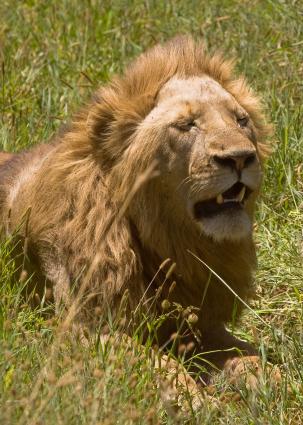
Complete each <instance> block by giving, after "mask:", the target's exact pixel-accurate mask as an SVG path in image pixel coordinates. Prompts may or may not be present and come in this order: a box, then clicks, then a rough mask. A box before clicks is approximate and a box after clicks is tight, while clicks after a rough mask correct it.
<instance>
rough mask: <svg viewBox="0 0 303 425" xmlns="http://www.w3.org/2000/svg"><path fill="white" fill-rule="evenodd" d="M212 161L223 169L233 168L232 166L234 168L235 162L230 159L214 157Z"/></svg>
mask: <svg viewBox="0 0 303 425" xmlns="http://www.w3.org/2000/svg"><path fill="white" fill-rule="evenodd" d="M214 160H215V162H216V163H217V164H219V165H223V167H231V168H234V166H235V161H234V159H233V158H232V157H227V156H218V155H215V156H214Z"/></svg>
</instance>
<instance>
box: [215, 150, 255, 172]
mask: <svg viewBox="0 0 303 425" xmlns="http://www.w3.org/2000/svg"><path fill="white" fill-rule="evenodd" d="M213 159H214V161H215V162H216V163H217V164H219V165H221V166H223V167H230V168H232V169H236V170H242V169H243V168H245V167H248V166H249V165H250V164H252V163H253V162H254V161H255V159H256V154H255V153H252V152H246V151H244V152H234V153H232V154H229V155H226V154H225V155H214V157H213Z"/></svg>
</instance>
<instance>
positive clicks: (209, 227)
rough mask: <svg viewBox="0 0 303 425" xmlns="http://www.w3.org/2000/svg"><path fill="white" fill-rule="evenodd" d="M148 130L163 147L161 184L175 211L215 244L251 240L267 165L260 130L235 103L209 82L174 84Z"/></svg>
mask: <svg viewBox="0 0 303 425" xmlns="http://www.w3.org/2000/svg"><path fill="white" fill-rule="evenodd" d="M142 127H143V128H144V130H143V131H144V132H145V134H146V131H147V129H148V132H149V133H150V134H151V133H152V134H154V137H151V140H155V139H157V140H158V141H160V143H159V145H158V148H157V149H158V157H159V158H160V159H159V162H160V168H161V184H162V188H163V190H164V191H165V192H166V195H165V197H166V199H168V202H169V203H170V205H171V206H172V208H175V209H176V210H180V211H181V210H182V214H184V213H185V214H187V215H188V216H189V217H190V220H192V221H193V222H194V223H195V225H197V226H198V228H199V229H200V231H202V232H203V233H204V234H206V235H207V236H210V237H211V238H213V239H214V240H216V241H221V240H239V239H242V238H243V237H247V236H249V234H250V232H251V230H252V211H253V204H254V201H255V198H256V195H257V192H258V190H259V187H260V183H261V166H260V160H259V157H258V152H257V146H256V137H255V128H254V123H253V121H252V119H251V117H249V115H248V113H247V112H246V111H245V110H244V109H243V107H241V106H240V105H239V103H238V102H237V101H236V99H235V98H234V97H233V96H232V95H231V94H230V93H228V92H227V91H226V90H225V89H224V88H223V87H222V86H221V85H220V84H219V83H218V82H216V81H215V80H213V79H212V78H210V77H208V76H203V77H193V78H190V79H178V78H176V77H174V78H173V79H171V80H169V81H168V82H167V83H166V84H165V85H164V87H163V88H162V89H161V91H160V92H159V95H158V99H157V105H156V106H155V108H154V109H153V110H152V111H151V112H150V113H149V115H148V116H147V117H146V118H145V120H144V122H143V124H142ZM155 135H156V136H155ZM198 231H199V230H198Z"/></svg>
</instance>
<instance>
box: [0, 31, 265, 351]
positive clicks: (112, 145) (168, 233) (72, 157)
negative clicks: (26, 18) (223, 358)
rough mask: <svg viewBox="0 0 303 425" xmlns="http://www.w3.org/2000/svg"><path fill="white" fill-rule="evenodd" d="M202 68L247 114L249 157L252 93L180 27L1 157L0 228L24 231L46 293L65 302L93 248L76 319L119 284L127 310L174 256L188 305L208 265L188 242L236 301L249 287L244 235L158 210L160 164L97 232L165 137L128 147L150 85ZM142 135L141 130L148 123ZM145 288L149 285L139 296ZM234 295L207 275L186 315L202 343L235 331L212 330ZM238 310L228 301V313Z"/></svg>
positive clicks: (181, 298) (105, 301)
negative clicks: (22, 147) (63, 117)
mask: <svg viewBox="0 0 303 425" xmlns="http://www.w3.org/2000/svg"><path fill="white" fill-rule="evenodd" d="M202 75H209V76H210V77H211V78H213V79H214V80H216V81H217V82H218V83H219V84H220V85H221V86H222V87H223V88H224V89H225V90H226V91H228V92H229V93H230V94H232V95H233V96H234V98H235V99H236V100H237V101H238V103H239V104H240V105H241V106H242V107H243V108H244V109H245V110H246V111H247V112H248V114H249V115H250V117H251V119H252V120H253V123H254V127H255V132H256V138H257V142H258V145H257V146H258V147H257V149H258V155H259V156H260V158H262V157H264V155H265V152H266V144H265V140H266V138H267V135H268V132H269V127H268V126H267V125H266V124H265V121H264V117H263V114H262V112H261V108H260V104H259V100H258V99H257V97H256V96H255V95H254V94H253V93H252V91H251V90H250V88H248V86H247V84H246V82H245V80H244V79H243V78H242V77H240V78H235V77H234V75H233V66H232V63H231V62H227V61H224V60H223V59H222V57H221V56H219V55H215V56H208V55H207V54H206V53H205V50H204V48H203V46H202V45H201V44H199V43H195V42H194V41H192V39H191V38H189V37H184V38H177V39H174V40H172V41H170V42H168V43H167V44H165V45H157V46H156V47H155V48H153V49H151V50H149V51H148V52H147V53H145V54H143V55H141V56H140V57H139V58H138V59H137V60H136V61H135V62H134V63H132V64H131V65H130V66H129V67H128V68H127V69H126V72H125V74H124V75H123V76H120V77H115V78H114V79H113V80H112V82H110V83H109V84H108V85H106V86H104V87H102V88H101V89H99V90H98V91H97V92H96V94H95V96H94V98H93V100H92V101H91V103H90V104H89V105H88V106H87V107H85V108H83V109H82V110H81V112H80V113H79V114H78V115H77V116H76V117H75V118H74V120H73V121H72V122H71V124H70V125H69V127H68V128H67V129H66V130H65V132H63V134H60V135H58V136H57V137H56V138H55V139H54V140H53V141H52V143H51V144H48V145H42V146H40V147H36V148H33V149H31V150H30V151H28V152H26V153H20V154H16V155H15V156H14V157H12V158H8V160H7V161H6V162H4V164H2V165H1V167H0V176H1V181H0V197H1V198H0V207H1V210H0V213H1V221H2V223H3V226H2V227H3V228H4V229H6V232H7V233H8V234H11V233H13V232H14V230H15V229H16V228H18V229H19V230H18V234H19V237H20V238H21V239H24V238H25V237H26V238H27V243H28V256H29V258H30V260H31V258H33V261H34V263H35V265H36V268H37V270H38V272H37V273H38V275H39V276H43V277H44V279H45V278H46V279H47V280H48V281H49V282H51V283H52V285H53V286H54V294H55V299H56V300H57V302H59V300H60V301H62V300H63V301H64V302H65V303H67V304H68V303H69V302H70V300H71V298H72V295H71V294H70V292H69V290H70V287H71V285H72V284H76V285H77V284H78V285H79V284H80V282H81V278H82V277H83V276H84V275H85V271H86V270H87V269H88V268H89V266H90V264H91V262H92V260H93V259H94V258H95V257H96V255H97V254H98V255H99V261H98V262H97V264H96V266H95V268H94V270H93V273H92V275H91V277H90V283H89V291H90V292H91V293H92V294H94V295H95V296H94V300H93V301H94V302H93V304H87V306H86V309H84V310H85V313H84V314H83V317H85V318H87V320H91V318H92V316H93V315H94V311H93V308H92V307H89V306H91V305H99V306H101V307H102V308H103V307H105V306H106V308H107V306H111V307H115V306H117V305H118V304H119V302H120V300H121V297H122V295H123V293H124V292H125V290H126V289H127V290H128V291H129V294H130V300H131V303H132V305H131V308H132V309H134V308H136V306H137V304H138V302H139V300H140V299H141V297H142V294H143V293H144V291H145V290H146V288H147V286H148V285H149V283H150V282H151V280H152V278H153V276H154V275H155V273H156V272H157V270H158V267H159V265H160V264H161V263H162V262H163V261H164V260H165V259H167V258H170V259H171V260H172V261H173V262H175V263H176V269H175V271H174V273H173V275H172V276H171V280H170V281H172V280H175V281H176V282H177V283H176V287H175V290H174V292H173V294H172V295H171V297H172V300H173V301H176V302H179V303H180V304H182V305H183V306H184V307H186V306H189V305H194V306H197V307H199V306H200V305H201V302H202V295H203V292H204V287H205V285H206V283H207V282H208V280H209V277H210V272H209V270H208V269H207V268H206V267H204V266H203V265H202V264H201V263H199V262H198V261H196V260H195V259H194V258H193V256H191V255H190V254H189V253H188V250H191V251H192V252H194V253H195V254H196V255H197V256H198V257H200V258H201V259H202V260H203V261H204V262H205V263H207V264H208V265H209V267H211V268H212V269H213V270H215V271H216V273H217V274H218V275H220V276H221V277H222V278H223V279H224V280H225V281H226V282H227V283H228V284H229V285H230V286H231V287H232V288H233V290H234V291H235V292H236V293H237V294H238V295H239V296H240V297H241V298H242V299H244V300H245V301H247V300H249V297H250V296H251V294H252V293H253V285H252V283H253V272H254V269H255V265H256V260H255V248H254V243H253V240H252V236H251V235H250V236H248V237H247V238H244V239H242V240H239V241H234V242H233V241H225V242H221V243H216V242H214V241H213V240H212V239H211V238H208V237H206V236H203V234H201V233H200V232H197V229H196V228H195V227H193V226H192V224H191V222H190V220H189V219H187V218H186V217H180V216H178V215H177V214H175V213H174V211H172V210H169V208H168V207H167V205H166V204H165V202H163V193H162V192H161V191H160V189H159V188H160V185H161V164H160V176H158V177H155V178H153V179H152V180H151V181H150V182H148V183H147V184H145V185H144V186H143V187H142V188H141V189H140V190H139V192H138V193H137V194H136V195H135V196H134V198H133V199H132V201H131V203H130V205H129V207H128V209H127V211H126V213H125V214H124V216H123V217H122V219H121V220H119V221H115V220H113V225H112V227H111V229H110V231H109V232H108V233H107V234H106V236H105V237H104V238H103V239H102V235H104V228H105V227H106V226H107V223H108V222H109V221H110V220H112V217H115V216H116V214H117V212H118V211H119V208H120V207H121V205H122V204H123V201H124V200H125V199H126V197H127V194H128V192H129V191H130V189H131V188H132V187H133V185H134V184H135V182H136V179H138V177H139V176H140V175H141V173H142V172H143V171H144V170H146V169H147V168H148V167H149V166H150V164H151V163H152V161H154V160H155V159H157V160H158V161H159V158H158V156H157V148H158V147H159V145H161V143H165V141H164V140H162V138H161V137H160V136H159V135H158V136H157V133H156V132H155V135H154V140H153V143H152V144H147V145H143V144H142V148H141V149H140V148H139V149H136V150H135V149H132V141H133V139H134V137H135V134H136V132H137V129H138V128H139V126H140V124H141V123H142V121H143V120H144V118H145V117H146V116H147V115H148V114H149V112H150V111H151V110H152V109H153V107H154V105H155V103H156V99H157V96H158V93H159V91H160V90H161V88H162V87H163V85H164V84H165V83H166V82H167V81H169V80H170V79H171V78H172V77H174V76H178V78H184V79H186V78H190V77H196V76H202ZM146 137H151V136H150V133H148V134H147V135H146ZM142 142H143V141H142ZM143 146H144V147H143ZM146 146H147V147H146ZM2 158H3V157H2ZM4 159H6V158H5V157H4ZM0 161H1V162H2V160H1V157H0ZM1 162H0V164H1ZM167 196H173V194H167ZM168 205H169V204H168ZM252 210H253V206H252ZM22 223H23V225H22ZM25 229H26V230H25ZM25 233H26V234H25ZM100 239H101V240H100ZM44 279H42V282H41V283H42V285H43V284H44ZM77 282H78V283H77ZM208 283H209V282H208ZM168 285H169V284H168ZM155 289H156V288H155V287H153V286H151V290H150V292H149V295H150V294H152V293H153V291H155ZM164 292H165V291H164ZM234 305H235V298H234V296H233V295H232V294H231V292H230V291H229V290H227V289H226V288H225V287H224V286H223V285H222V283H221V282H220V281H219V280H218V279H217V278H215V276H212V277H211V281H210V284H209V286H208V289H207V291H206V295H205V298H204V301H203V306H202V308H201V309H200V312H199V322H198V324H197V327H198V328H199V329H200V331H201V333H202V337H203V335H204V334H205V343H203V344H202V347H201V348H204V349H207V348H208V347H215V348H216V347H218V348H220V344H221V343H222V345H223V347H222V348H225V347H226V346H228V344H229V345H230V344H231V345H236V343H235V340H232V342H230V341H229V342H228V343H226V344H225V342H224V341H223V340H224V339H225V337H226V335H225V333H224V332H225V331H224V330H223V331H222V329H223V325H224V323H226V322H228V321H230V320H231V318H232V314H233V310H234ZM90 308H91V310H90ZM241 309H242V308H241V305H240V304H239V305H238V310H237V312H238V313H240V311H241ZM83 317H82V318H81V320H83ZM172 331H173V326H172V327H170V328H169V329H166V330H165V332H164V334H163V341H165V340H166V339H167V338H169V333H170V332H172ZM221 331H222V332H221ZM222 333H223V337H222ZM219 334H220V335H221V337H220V336H218V335H219ZM211 335H214V336H213V338H217V340H216V341H214V340H212V336H211ZM220 338H221V339H220ZM202 341H203V338H202ZM240 345H241V344H240ZM248 351H249V350H248Z"/></svg>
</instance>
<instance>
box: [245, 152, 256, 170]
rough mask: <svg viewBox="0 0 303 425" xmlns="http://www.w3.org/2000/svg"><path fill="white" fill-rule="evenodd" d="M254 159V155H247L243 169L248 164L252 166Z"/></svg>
mask: <svg viewBox="0 0 303 425" xmlns="http://www.w3.org/2000/svg"><path fill="white" fill-rule="evenodd" d="M255 159H256V155H255V154H254V153H252V154H250V155H248V157H247V158H246V159H245V161H244V167H248V166H249V165H250V164H252V163H253V162H254V161H255Z"/></svg>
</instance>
